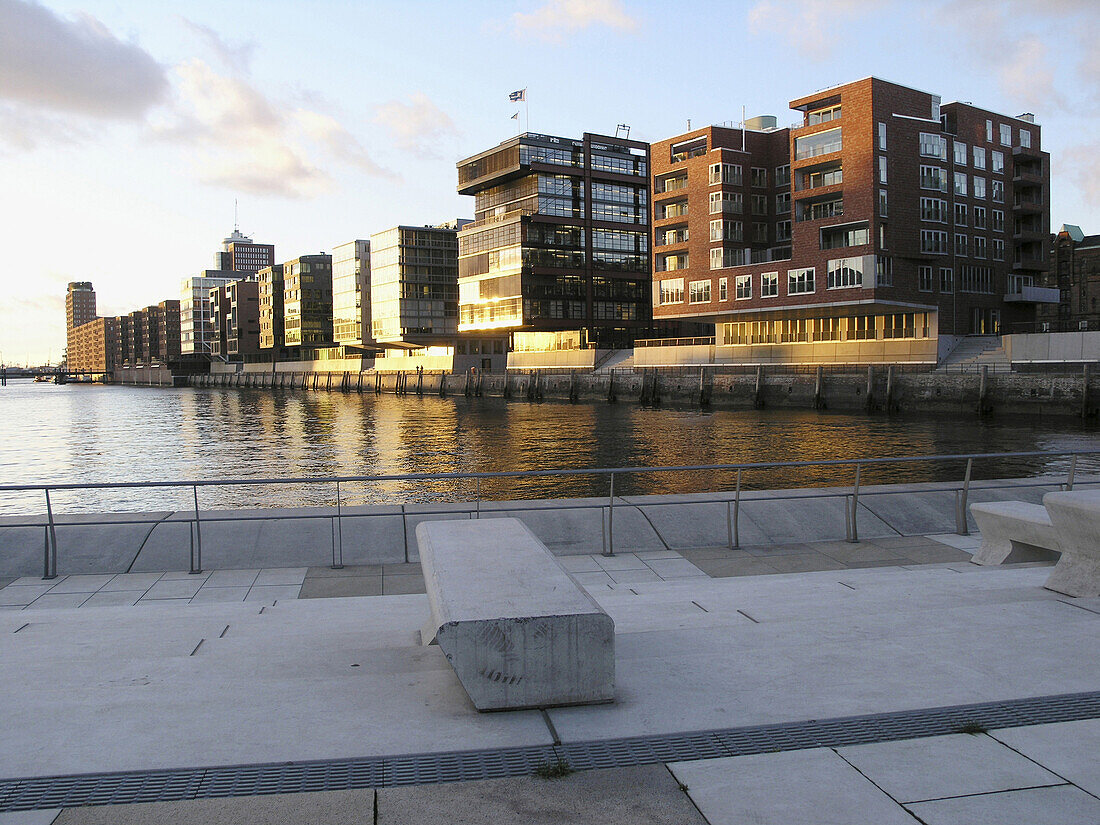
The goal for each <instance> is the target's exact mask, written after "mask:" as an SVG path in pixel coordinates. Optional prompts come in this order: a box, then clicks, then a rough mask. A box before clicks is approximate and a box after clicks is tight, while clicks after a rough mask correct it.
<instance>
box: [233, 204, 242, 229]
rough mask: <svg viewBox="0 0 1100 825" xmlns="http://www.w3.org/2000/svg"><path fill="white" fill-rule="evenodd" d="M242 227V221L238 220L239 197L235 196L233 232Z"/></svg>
mask: <svg viewBox="0 0 1100 825" xmlns="http://www.w3.org/2000/svg"><path fill="white" fill-rule="evenodd" d="M240 228H241V224H240V221H238V220H237V199H236V198H233V232H234V234H236V232H237V231H238V230H239V229H240Z"/></svg>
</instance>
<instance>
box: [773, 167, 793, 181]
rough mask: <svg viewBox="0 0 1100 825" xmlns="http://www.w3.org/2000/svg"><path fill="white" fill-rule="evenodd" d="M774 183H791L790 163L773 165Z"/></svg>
mask: <svg viewBox="0 0 1100 825" xmlns="http://www.w3.org/2000/svg"><path fill="white" fill-rule="evenodd" d="M775 185H776V186H790V185H791V165H790V164H789V163H788V164H786V165H785V166H777V167H775Z"/></svg>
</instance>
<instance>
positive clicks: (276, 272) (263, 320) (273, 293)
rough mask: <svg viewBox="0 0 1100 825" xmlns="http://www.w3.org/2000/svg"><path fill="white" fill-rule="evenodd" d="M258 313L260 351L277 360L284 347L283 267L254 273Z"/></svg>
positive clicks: (273, 267)
mask: <svg viewBox="0 0 1100 825" xmlns="http://www.w3.org/2000/svg"><path fill="white" fill-rule="evenodd" d="M256 279H257V284H258V289H257V294H258V297H259V300H258V304H259V312H260V349H261V350H270V351H272V354H273V356H274V357H275V358H276V359H278V358H281V357H282V355H283V350H284V348H285V347H286V336H285V334H284V328H283V267H282V264H274V265H273V266H269V267H265V268H264V269H261V270H260V271H259V272H257V273H256Z"/></svg>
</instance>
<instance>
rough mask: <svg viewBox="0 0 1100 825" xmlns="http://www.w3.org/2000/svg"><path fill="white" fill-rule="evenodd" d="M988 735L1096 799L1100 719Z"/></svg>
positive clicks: (1099, 785)
mask: <svg viewBox="0 0 1100 825" xmlns="http://www.w3.org/2000/svg"><path fill="white" fill-rule="evenodd" d="M989 735H990V736H992V737H993V738H994V739H996V740H998V741H1000V742H1004V743H1005V744H1006V745H1008V746H1009V747H1011V748H1013V749H1014V750H1017V751H1019V752H1020V753H1022V754H1023V755H1024V756H1026V757H1028V758H1029V759H1034V760H1035V761H1036V762H1038V763H1039V764H1040V765H1043V766H1044V767H1046V768H1049V769H1050V770H1051V771H1053V772H1054V773H1056V774H1058V775H1059V776H1061V777H1063V778H1065V779H1068V780H1069V781H1070V782H1072V783H1073V784H1074V785H1077V786H1078V787H1080V788H1082V789H1083V790H1085V791H1087V792H1088V793H1091V794H1092V795H1093V796H1096V797H1100V719H1085V720H1082V721H1079V722H1060V723H1058V724H1054V725H1029V726H1027V727H1022V728H1005V729H1004V730H995V731H990V733H989Z"/></svg>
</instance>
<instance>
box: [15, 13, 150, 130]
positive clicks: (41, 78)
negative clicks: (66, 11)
mask: <svg viewBox="0 0 1100 825" xmlns="http://www.w3.org/2000/svg"><path fill="white" fill-rule="evenodd" d="M167 93H168V79H167V73H166V72H165V69H164V67H163V66H161V65H160V64H159V63H158V62H157V61H156V60H155V59H154V58H153V57H152V55H150V54H149V53H148V52H146V51H145V50H144V49H142V48H141V47H140V46H138V45H136V44H134V43H125V42H123V41H121V40H119V39H118V38H117V37H115V36H114V35H113V34H112V33H111V32H110V31H108V30H107V28H106V27H105V26H104V25H103V24H102V23H101V22H99V20H97V19H95V18H94V17H91V16H88V15H84V16H82V17H80V18H78V19H76V20H65V19H63V18H61V17H59V16H57V15H56V14H54V13H53V12H52V11H50V10H49V9H46V8H44V7H43V6H40V5H38V4H36V3H31V2H26V0H0V99H6V100H8V101H12V102H15V103H17V104H19V105H21V106H25V107H27V108H31V109H48V110H52V111H55V112H62V113H69V114H78V115H84V116H89V117H95V118H108V119H131V120H132V119H140V118H142V117H143V116H144V115H145V113H146V112H147V111H148V110H149V109H150V108H152V107H153V106H155V105H157V104H158V103H160V102H161V101H162V100H163V99H164V98H165V96H166V95H167Z"/></svg>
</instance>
